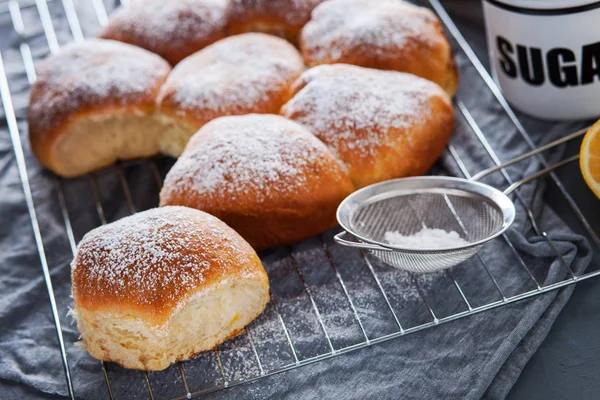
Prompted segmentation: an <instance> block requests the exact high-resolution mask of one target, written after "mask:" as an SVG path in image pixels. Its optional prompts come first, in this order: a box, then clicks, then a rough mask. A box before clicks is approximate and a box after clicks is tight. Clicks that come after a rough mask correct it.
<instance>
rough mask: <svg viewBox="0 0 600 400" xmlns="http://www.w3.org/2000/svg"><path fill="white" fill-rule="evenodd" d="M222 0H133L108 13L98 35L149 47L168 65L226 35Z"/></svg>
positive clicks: (224, 2)
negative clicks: (104, 25)
mask: <svg viewBox="0 0 600 400" xmlns="http://www.w3.org/2000/svg"><path fill="white" fill-rule="evenodd" d="M226 5H227V1H226V0H168V1H165V0H137V1H132V2H131V3H129V4H127V5H124V6H122V7H121V8H119V9H118V10H117V11H116V12H115V13H114V14H113V15H111V16H110V19H109V21H108V24H107V25H106V27H104V29H102V31H101V32H100V37H103V38H105V39H113V40H119V41H121V42H126V43H130V44H134V45H136V46H140V47H143V48H145V49H147V50H150V51H152V52H154V53H156V54H159V55H160V56H162V57H164V58H165V59H166V60H167V61H169V62H170V63H171V64H173V65H174V64H177V63H178V62H179V61H181V60H182V59H184V58H185V57H187V56H189V55H190V54H192V53H195V52H196V51H198V50H200V49H202V48H204V47H206V46H208V45H209V44H211V43H213V42H216V41H217V40H219V39H222V38H224V37H225V35H226V20H225V7H226Z"/></svg>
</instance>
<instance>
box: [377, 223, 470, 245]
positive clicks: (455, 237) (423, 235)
mask: <svg viewBox="0 0 600 400" xmlns="http://www.w3.org/2000/svg"><path fill="white" fill-rule="evenodd" d="M384 239H385V241H386V242H388V243H389V244H392V245H394V246H399V247H404V248H407V249H447V248H451V247H459V246H464V245H466V244H468V243H469V242H467V241H466V240H465V239H463V238H462V237H460V235H459V234H458V233H456V232H455V231H450V232H448V231H445V230H443V229H435V228H433V229H432V228H423V229H421V230H420V231H419V232H416V233H413V234H412V235H403V234H401V233H400V232H398V231H388V232H386V233H385V235H384Z"/></svg>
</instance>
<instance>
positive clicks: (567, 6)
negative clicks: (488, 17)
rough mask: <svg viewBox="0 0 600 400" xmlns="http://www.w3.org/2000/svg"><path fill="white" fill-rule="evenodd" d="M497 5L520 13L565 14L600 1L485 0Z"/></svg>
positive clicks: (582, 9) (591, 7)
mask: <svg viewBox="0 0 600 400" xmlns="http://www.w3.org/2000/svg"><path fill="white" fill-rule="evenodd" d="M483 1H484V2H486V3H490V4H491V5H494V6H496V7H499V8H502V9H505V10H507V11H513V12H516V13H520V14H534V15H551V16H556V15H565V14H575V13H580V12H586V11H590V10H593V9H596V8H599V7H600V1H590V0H566V1H565V0H563V1H543V2H541V1H539V0H537V1H536V0H483Z"/></svg>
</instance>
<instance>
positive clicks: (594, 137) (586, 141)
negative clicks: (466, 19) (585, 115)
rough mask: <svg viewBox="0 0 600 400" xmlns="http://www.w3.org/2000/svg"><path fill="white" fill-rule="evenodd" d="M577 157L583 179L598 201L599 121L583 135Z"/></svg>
mask: <svg viewBox="0 0 600 400" xmlns="http://www.w3.org/2000/svg"><path fill="white" fill-rule="evenodd" d="M579 156H580V159H579V167H580V168H581V173H582V174H583V179H585V183H587V185H588V186H589V187H590V189H592V192H594V194H595V195H596V197H598V198H599V199H600V120H598V121H596V123H595V124H594V125H592V127H591V128H590V129H589V130H588V131H587V133H586V134H585V137H584V138H583V143H581V150H580V151H579Z"/></svg>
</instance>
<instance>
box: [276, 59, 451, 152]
mask: <svg viewBox="0 0 600 400" xmlns="http://www.w3.org/2000/svg"><path fill="white" fill-rule="evenodd" d="M304 84H305V86H304V87H302V85H304ZM296 86H298V87H301V89H300V90H299V91H298V93H296V94H295V95H294V97H293V98H292V99H291V100H290V101H289V102H288V103H287V104H286V105H284V106H283V108H282V111H281V112H282V114H283V115H284V116H286V117H288V118H290V119H292V120H294V121H296V122H299V123H300V124H302V125H305V126H306V127H308V129H309V130H310V131H311V132H312V133H313V134H315V135H317V137H319V139H321V140H323V141H324V142H325V143H326V144H327V145H328V146H329V147H330V149H331V150H333V151H334V152H336V153H338V156H339V155H340V153H342V152H344V151H346V150H352V151H353V152H354V154H361V155H365V156H367V155H368V156H372V155H375V154H377V152H378V151H379V149H380V148H381V147H382V146H385V145H387V144H389V141H388V135H387V133H388V131H389V130H390V129H392V128H397V129H409V128H410V127H412V126H414V125H416V124H419V123H421V122H422V121H424V120H427V119H428V118H430V117H431V109H430V106H429V104H428V103H429V100H430V99H431V98H432V97H435V96H440V95H441V96H444V97H445V94H444V93H443V91H442V89H441V88H439V87H438V86H437V85H435V84H434V83H431V82H429V81H426V80H424V79H421V78H418V77H416V76H414V75H411V74H405V73H401V72H395V71H380V70H374V69H368V68H361V67H355V66H351V65H341V64H338V65H321V66H318V67H315V68H311V69H310V70H308V71H306V72H305V73H304V74H302V76H301V77H300V79H299V80H298V81H297V82H296ZM406 138H407V139H408V140H410V139H411V137H410V135H407V136H406Z"/></svg>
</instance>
